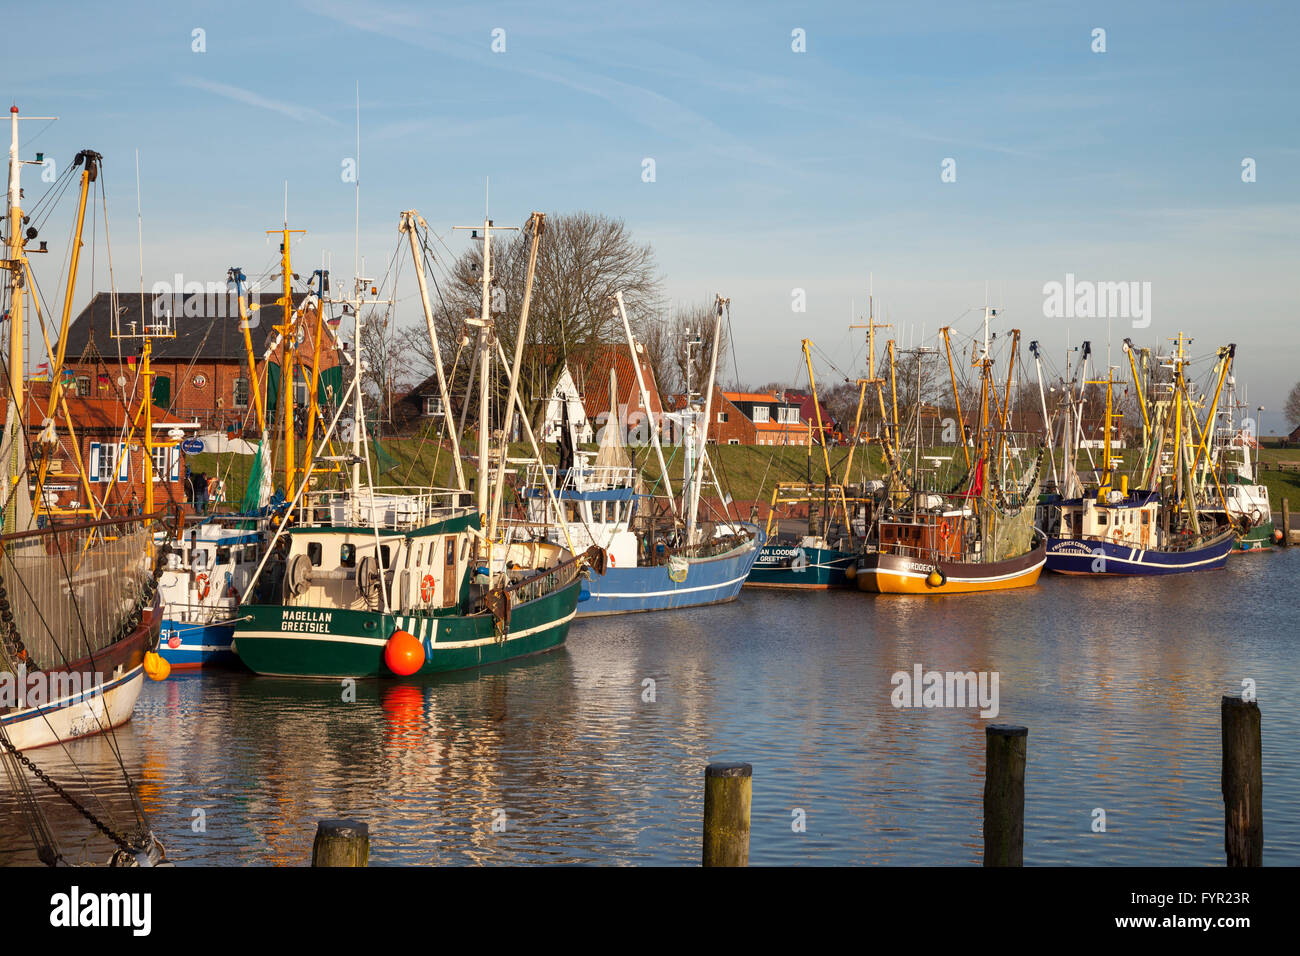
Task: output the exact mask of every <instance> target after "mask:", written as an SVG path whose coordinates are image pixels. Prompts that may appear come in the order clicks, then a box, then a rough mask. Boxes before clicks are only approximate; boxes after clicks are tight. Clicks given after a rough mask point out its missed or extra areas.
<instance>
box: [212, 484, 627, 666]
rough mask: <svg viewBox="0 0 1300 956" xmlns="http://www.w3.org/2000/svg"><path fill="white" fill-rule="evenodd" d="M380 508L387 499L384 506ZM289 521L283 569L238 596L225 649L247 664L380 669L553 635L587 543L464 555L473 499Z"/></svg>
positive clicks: (533, 645)
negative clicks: (482, 561)
mask: <svg viewBox="0 0 1300 956" xmlns="http://www.w3.org/2000/svg"><path fill="white" fill-rule="evenodd" d="M388 514H389V515H391V511H389V512H388ZM401 524H402V522H401V521H400V519H399V520H398V521H397V522H396V523H395V524H392V525H389V526H387V527H359V526H358V527H352V526H340V527H329V526H325V525H315V526H312V527H309V528H304V529H301V530H295V531H292V532H291V533H290V534H289V535H288V538H289V545H288V549H287V553H285V555H284V561H283V564H282V565H281V566H282V567H283V569H284V571H283V577H282V578H280V579H279V580H278V581H276V580H275V576H276V575H275V570H272V573H271V576H270V577H269V578H268V579H267V580H266V581H265V582H264V587H265V589H266V598H267V600H266V601H265V602H264V603H259V602H257V601H253V602H252V603H247V604H244V605H243V606H241V607H240V608H239V612H238V615H237V618H238V623H237V624H236V625H235V651H236V653H237V654H238V655H239V657H240V659H241V660H242V661H243V662H244V663H245V664H246V665H248V667H249V668H251V669H252V670H253V671H255V672H256V673H258V674H268V675H278V676H286V677H332V678H343V677H357V678H360V677H391V676H398V675H402V676H404V675H407V674H412V673H418V674H432V673H438V672H442V671H451V670H461V669H464V668H470V667H480V666H483V665H486V664H495V663H498V662H501V661H505V660H509V659H511V658H515V657H523V656H525V655H529V654H538V653H542V652H544V651H549V650H552V649H554V648H557V647H559V646H560V645H561V644H563V643H564V640H565V637H566V635H567V634H568V630H569V622H570V621H572V620H573V617H574V615H575V613H576V611H577V605H578V597H579V592H580V590H581V579H582V576H583V574H584V571H585V569H586V568H588V567H591V566H592V565H596V566H597V567H599V562H600V560H601V558H602V554H601V553H600V552H599V550H598V549H593V551H591V552H589V553H585V554H583V555H579V556H577V557H574V556H570V555H569V554H568V552H566V551H564V550H563V549H562V548H560V547H558V546H556V545H552V544H549V543H547V542H541V541H539V542H526V543H517V544H512V545H510V546H509V550H508V552H507V553H505V554H502V555H501V557H502V558H503V559H504V570H503V571H502V572H500V573H498V574H494V575H492V576H491V580H492V581H493V582H494V583H493V584H492V585H491V586H488V585H487V581H488V580H489V576H488V575H487V574H486V573H485V571H486V569H485V568H482V567H474V564H475V562H474V561H473V560H471V558H472V557H473V552H474V548H473V539H474V537H475V536H476V535H481V532H480V530H479V516H478V513H477V512H475V511H473V510H465V509H454V510H451V511H450V513H448V514H447V515H446V516H445V517H443V518H442V519H441V520H437V521H433V522H431V523H419V524H416V523H413V522H408V523H407V526H406V527H402V526H401Z"/></svg>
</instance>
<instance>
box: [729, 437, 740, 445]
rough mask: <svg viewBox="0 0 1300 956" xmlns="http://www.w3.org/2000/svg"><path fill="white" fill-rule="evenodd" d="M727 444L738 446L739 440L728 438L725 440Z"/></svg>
mask: <svg viewBox="0 0 1300 956" xmlns="http://www.w3.org/2000/svg"><path fill="white" fill-rule="evenodd" d="M727 444H728V445H739V444H740V439H739V438H728V439H727Z"/></svg>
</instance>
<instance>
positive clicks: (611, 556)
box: [605, 551, 614, 568]
mask: <svg viewBox="0 0 1300 956" xmlns="http://www.w3.org/2000/svg"><path fill="white" fill-rule="evenodd" d="M605 555H606V557H608V558H609V566H610V567H611V568H612V567H613V566H614V552H613V551H606V552H605Z"/></svg>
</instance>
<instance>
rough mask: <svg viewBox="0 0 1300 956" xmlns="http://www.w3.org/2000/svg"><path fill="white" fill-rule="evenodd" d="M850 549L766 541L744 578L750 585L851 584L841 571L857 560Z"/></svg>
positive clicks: (809, 586) (805, 586)
mask: <svg viewBox="0 0 1300 956" xmlns="http://www.w3.org/2000/svg"><path fill="white" fill-rule="evenodd" d="M857 557H858V556H857V554H856V553H854V552H852V551H840V550H837V549H835V548H814V547H800V546H798V545H794V546H791V545H788V544H785V545H783V544H771V543H769V544H766V545H764V546H763V549H762V550H761V551H760V552H759V553H758V560H756V561H755V562H754V568H753V570H752V571H750V572H749V577H748V578H746V579H745V587H751V588H803V589H826V588H842V587H852V582H851V581H850V580H849V579H848V577H847V576H846V574H845V572H846V571H847V570H848V569H849V568H850V567H851V566H852V565H853V563H854V562H855V561H856V560H857Z"/></svg>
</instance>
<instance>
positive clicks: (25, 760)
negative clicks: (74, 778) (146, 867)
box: [0, 736, 140, 853]
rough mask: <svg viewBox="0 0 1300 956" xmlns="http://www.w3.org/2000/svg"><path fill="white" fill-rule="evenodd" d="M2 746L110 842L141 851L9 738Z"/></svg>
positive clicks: (3, 738) (132, 851)
mask: <svg viewBox="0 0 1300 956" xmlns="http://www.w3.org/2000/svg"><path fill="white" fill-rule="evenodd" d="M0 744H3V745H4V748H5V749H6V750H8V751H9V753H11V754H13V756H14V757H16V758H17V759H18V762H19V763H21V764H22V765H23V766H24V767H26V768H27V769H28V770H30V771H31V772H32V773H33V774H34V775H35V777H36V779H37V780H39V781H41V783H43V784H45V785H46V786H47V787H49V788H50V789H51V790H53V791H54V792H55V793H57V794H58V795H59V796H60V797H62V798H63V799H64V800H66V801H67V802H68V803H69V804H71V805H72V807H73V809H75V810H76V811H77V812H78V813H80V814H81V815H82V816H83V817H85V818H86V819H87V820H89V821H90V823H91V824H92V825H93V826H94V827H95V829H97V830H98V831H99V832H100V833H102V834H104V836H106V837H108V838H109V839H110V840H112V841H113V842H114V843H116V844H117V845H118V846H119V847H120V848H121V849H123V850H125V851H126V852H127V853H135V852H136V851H137V850H139V849H140V848H139V847H137V846H133V845H132V844H130V843H128V842H127V841H126V839H125V838H123V837H121V836H119V835H118V834H117V833H116V832H114V831H113V830H112V829H111V828H110V827H109V826H108V825H107V824H105V823H104V822H103V821H102V820H100V819H99V818H98V817H97V816H95V814H94V813H92V812H91V811H90V810H87V809H86V808H85V807H84V806H82V805H81V803H80V802H79V801H78V800H77V798H76V797H74V796H73V795H72V794H70V793H68V791H66V790H64V789H63V787H61V786H60V785H59V784H58V783H57V782H56V781H54V780H53V779H51V777H50V776H49V774H47V773H46V772H45V771H44V770H42V769H41V768H40V767H38V766H36V764H34V763H32V761H31V758H29V757H28V756H27V755H26V754H25V753H23V752H22V751H21V750H19V749H18V748H17V747H15V746H14V744H13V742H12V741H11V740H10V739H9V738H8V737H7V736H4V737H0Z"/></svg>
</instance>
